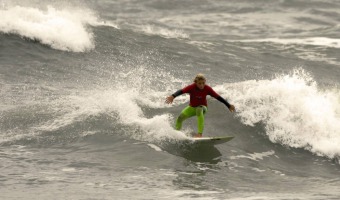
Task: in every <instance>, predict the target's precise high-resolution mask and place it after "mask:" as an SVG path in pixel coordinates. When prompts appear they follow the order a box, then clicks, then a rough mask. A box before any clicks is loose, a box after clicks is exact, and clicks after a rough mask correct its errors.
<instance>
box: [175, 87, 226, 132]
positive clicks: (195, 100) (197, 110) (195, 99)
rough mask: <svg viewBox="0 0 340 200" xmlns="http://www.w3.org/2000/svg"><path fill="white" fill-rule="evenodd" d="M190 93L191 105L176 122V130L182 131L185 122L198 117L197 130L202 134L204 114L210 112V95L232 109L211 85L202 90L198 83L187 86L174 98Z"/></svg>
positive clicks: (176, 93)
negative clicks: (208, 102)
mask: <svg viewBox="0 0 340 200" xmlns="http://www.w3.org/2000/svg"><path fill="white" fill-rule="evenodd" d="M184 93H188V94H190V104H189V106H187V107H186V108H184V109H183V110H182V112H181V114H180V115H179V116H178V118H177V120H176V130H180V129H181V128H182V123H183V121H184V120H186V119H188V118H190V117H193V116H195V115H196V116H197V128H198V133H199V134H202V133H203V130H204V114H205V113H206V112H207V111H208V109H207V106H208V104H207V98H206V97H207V95H210V96H212V97H214V98H215V99H217V100H218V101H220V102H222V103H223V104H224V105H226V106H227V107H228V108H230V104H229V103H228V102H227V101H226V100H225V99H223V98H222V97H221V96H220V95H219V94H217V93H216V92H215V91H214V90H213V89H212V88H211V87H210V86H209V85H205V86H204V88H203V89H202V90H201V89H199V88H198V87H197V86H196V83H193V84H191V85H188V86H186V87H185V88H183V89H181V90H178V91H177V92H175V93H174V94H172V96H173V97H175V98H176V97H177V96H179V95H181V94H184Z"/></svg>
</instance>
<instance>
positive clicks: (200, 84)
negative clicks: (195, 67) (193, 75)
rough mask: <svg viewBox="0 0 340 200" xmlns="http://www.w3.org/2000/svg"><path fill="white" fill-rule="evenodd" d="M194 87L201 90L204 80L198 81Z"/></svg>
mask: <svg viewBox="0 0 340 200" xmlns="http://www.w3.org/2000/svg"><path fill="white" fill-rule="evenodd" d="M196 86H197V87H198V88H199V89H200V90H203V89H204V86H205V80H199V81H197V82H196Z"/></svg>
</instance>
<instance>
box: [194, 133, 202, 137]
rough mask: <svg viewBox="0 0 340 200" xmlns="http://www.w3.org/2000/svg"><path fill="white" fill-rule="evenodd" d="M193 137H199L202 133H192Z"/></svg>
mask: <svg viewBox="0 0 340 200" xmlns="http://www.w3.org/2000/svg"><path fill="white" fill-rule="evenodd" d="M193 137H195V138H200V137H202V133H196V134H194V135H193Z"/></svg>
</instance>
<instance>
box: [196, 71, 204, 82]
mask: <svg viewBox="0 0 340 200" xmlns="http://www.w3.org/2000/svg"><path fill="white" fill-rule="evenodd" d="M201 80H204V81H205V80H206V79H205V77H204V75H203V74H201V73H199V74H197V75H196V77H195V79H194V82H195V83H197V82H198V81H201Z"/></svg>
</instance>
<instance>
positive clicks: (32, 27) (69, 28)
mask: <svg viewBox="0 0 340 200" xmlns="http://www.w3.org/2000/svg"><path fill="white" fill-rule="evenodd" d="M0 16H2V17H1V19H0V32H2V33H6V34H18V35H20V36H22V37H25V38H29V39H32V40H38V41H39V42H41V43H42V44H46V45H48V46H51V47H52V48H54V49H58V50H63V51H73V52H84V51H87V50H90V49H93V48H94V46H95V45H94V41H93V34H92V33H91V32H90V31H89V30H88V29H87V27H86V26H87V25H89V24H90V25H91V24H94V25H95V24H98V22H97V21H98V20H97V18H96V17H95V16H94V15H93V14H92V13H91V12H90V11H88V10H72V11H70V10H67V9H64V10H57V9H55V8H53V7H51V6H49V7H48V8H47V10H40V9H37V8H31V7H21V6H15V7H11V8H8V9H5V10H0Z"/></svg>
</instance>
